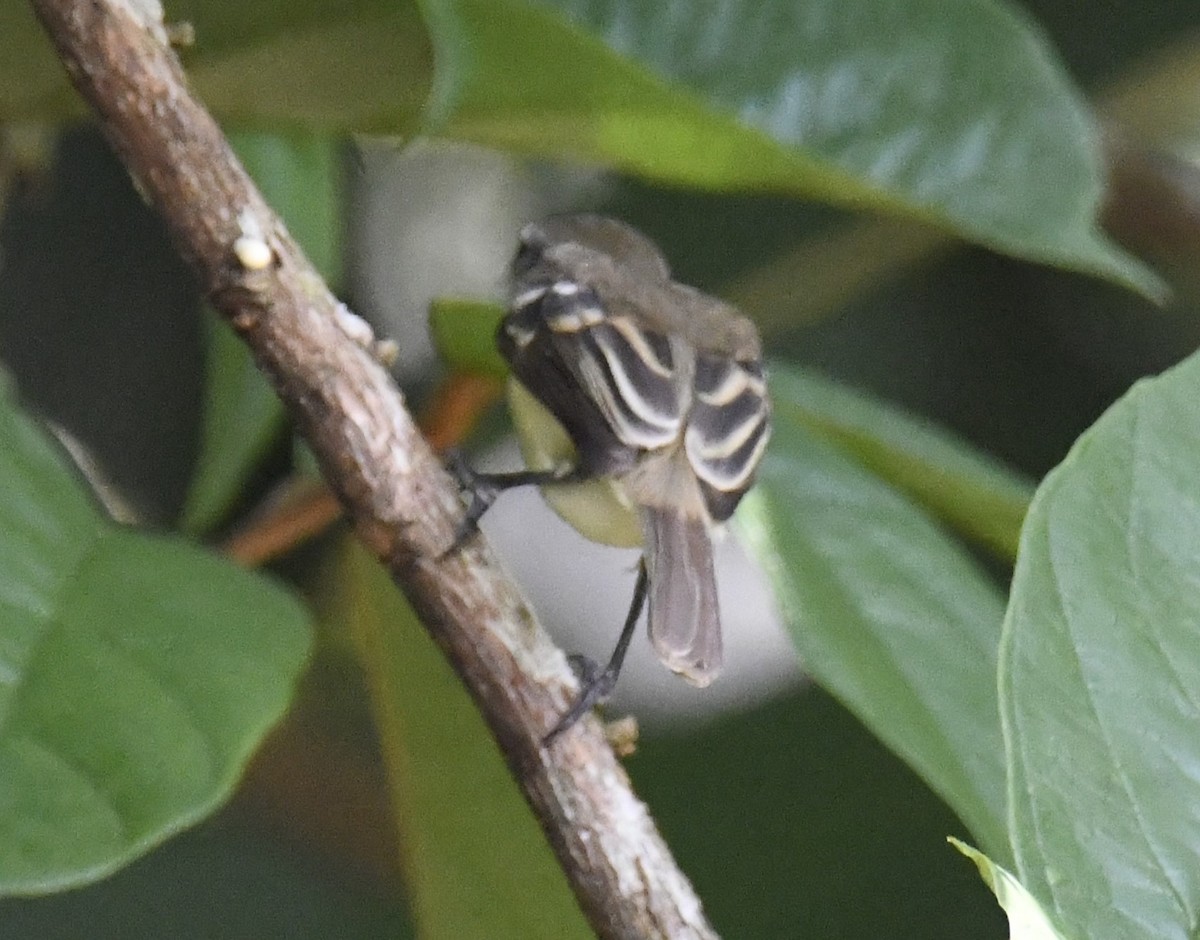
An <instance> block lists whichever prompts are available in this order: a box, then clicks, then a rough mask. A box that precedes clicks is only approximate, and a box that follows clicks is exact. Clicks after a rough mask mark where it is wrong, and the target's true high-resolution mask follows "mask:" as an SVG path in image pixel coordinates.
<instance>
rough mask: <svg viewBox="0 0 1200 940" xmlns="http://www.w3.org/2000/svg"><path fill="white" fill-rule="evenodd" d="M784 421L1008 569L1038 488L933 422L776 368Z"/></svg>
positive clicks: (774, 391)
mask: <svg viewBox="0 0 1200 940" xmlns="http://www.w3.org/2000/svg"><path fill="white" fill-rule="evenodd" d="M770 373H771V395H772V398H773V400H774V404H775V412H776V414H777V416H778V417H779V419H780V420H783V421H792V422H795V423H796V424H798V425H800V426H801V427H804V428H806V429H808V430H809V431H811V432H812V433H814V434H816V435H817V436H819V437H821V438H824V439H825V440H827V441H829V442H830V443H832V444H835V445H836V446H837V447H838V448H839V449H841V450H843V451H845V452H846V453H847V454H849V455H850V456H852V457H853V458H854V459H855V460H857V461H858V462H859V463H861V464H862V465H863V466H864V467H866V468H867V469H868V470H870V471H871V472H872V473H874V474H876V475H877V476H879V477H880V478H881V479H883V480H885V481H886V482H888V483H890V484H891V485H892V486H895V487H896V488H897V489H899V490H901V491H903V492H904V493H905V494H907V495H908V496H909V497H910V498H911V499H913V500H914V501H915V502H917V503H918V504H920V505H921V506H922V507H923V508H925V509H926V510H928V511H929V512H930V513H932V514H933V515H934V516H936V517H937V518H938V519H940V520H941V521H943V522H944V523H945V524H947V525H949V526H951V527H953V528H954V529H956V530H957V531H959V532H960V533H962V534H963V535H964V536H966V537H967V538H969V539H971V540H973V541H975V542H978V543H979V544H980V545H982V546H983V547H985V548H987V549H988V550H989V551H991V552H993V553H995V554H996V555H997V556H999V557H1000V558H1002V559H1004V560H1006V561H1012V560H1013V559H1014V558H1015V557H1016V554H1017V542H1018V540H1019V538H1020V535H1021V523H1022V521H1023V520H1024V518H1025V512H1026V510H1027V508H1028V506H1029V500H1030V499H1031V498H1032V497H1033V485H1032V484H1031V483H1030V482H1029V481H1027V480H1026V479H1024V478H1023V477H1021V476H1019V475H1018V474H1016V473H1014V472H1013V471H1011V470H1008V469H1007V468H1005V467H1004V466H1003V465H1001V464H1000V463H999V462H997V461H995V460H993V459H992V458H990V457H988V456H987V455H985V454H982V453H980V452H979V451H976V450H974V449H972V448H970V447H968V446H967V445H966V444H964V443H963V442H962V441H960V440H959V439H958V438H956V437H954V436H953V435H952V434H950V433H948V432H946V431H944V430H942V429H941V428H939V427H937V426H936V425H934V424H933V423H932V422H929V421H926V420H923V419H921V418H918V417H916V416H914V415H910V414H908V413H907V412H904V411H902V410H901V409H899V408H896V407H895V406H893V405H889V404H887V403H885V402H882V401H878V400H876V399H873V398H871V397H869V396H867V395H863V394H861V393H858V392H854V391H851V390H850V389H848V388H846V387H845V386H843V385H840V384H838V383H836V382H831V381H829V380H828V379H824V378H821V377H820V376H817V375H815V374H814V373H812V372H806V371H804V370H801V369H797V368H794V367H789V366H787V365H784V364H781V363H773V364H772V366H771V370H770Z"/></svg>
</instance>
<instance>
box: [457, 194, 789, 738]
mask: <svg viewBox="0 0 1200 940" xmlns="http://www.w3.org/2000/svg"><path fill="white" fill-rule="evenodd" d="M497 345H498V347H499V350H500V353H501V354H502V355H503V356H504V358H505V359H506V360H508V362H509V364H510V366H511V367H512V377H511V381H510V386H509V402H510V406H511V408H512V412H513V418H514V422H515V424H516V426H517V431H518V435H519V437H520V439H521V444H522V450H523V452H524V454H525V459H526V463H527V465H528V466H529V470H527V471H522V472H519V473H512V474H495V475H483V474H476V473H474V472H472V471H470V470H469V469H468V468H465V467H464V466H462V465H461V464H460V465H459V466H458V467H456V471H457V472H458V473H459V475H460V478H462V479H463V480H464V482H465V483H466V484H467V485H468V486H469V487H470V488H471V490H472V493H473V499H472V504H471V507H470V509H469V510H468V513H467V518H466V520H465V521H464V523H463V526H462V527H461V528H460V541H461V539H462V538H464V537H466V536H467V535H469V534H470V533H471V532H472V531H474V528H475V526H476V523H477V522H478V520H479V518H480V516H482V514H483V512H484V511H485V510H486V509H487V507H488V506H489V505H491V502H492V501H493V500H494V499H495V497H496V495H497V494H498V493H499V492H500V491H501V490H504V489H508V488H510V487H513V486H523V485H529V484H536V485H540V486H542V487H543V492H544V493H545V495H546V498H547V500H548V501H549V502H550V504H551V506H552V507H553V508H554V509H555V510H556V511H557V512H558V513H559V514H560V515H561V516H563V518H565V519H566V520H567V521H568V522H569V523H571V524H572V525H573V526H574V527H575V528H576V529H578V530H579V531H580V532H581V533H582V534H583V535H585V536H586V537H588V538H591V539H593V540H594V541H598V542H603V543H606V544H612V545H641V546H644V554H643V557H642V563H641V564H640V565H639V571H638V581H637V586H636V587H635V590H634V599H633V603H632V605H631V607H630V611H629V616H628V618H627V619H626V623H625V628H624V630H623V631H622V633H621V638H620V641H619V642H618V644H617V648H616V650H615V651H614V653H613V656H612V659H611V660H610V661H609V663H608V665H607V666H606V667H604V669H600V668H599V667H598V666H597V665H596V664H595V663H592V662H590V661H589V660H586V659H583V658H582V657H574V658H573V659H574V661H575V665H576V668H577V669H578V670H579V671H580V673H581V679H582V682H583V692H582V694H581V695H580V697H579V699H578V700H577V702H576V703H575V704H574V706H573V707H572V708H571V709H570V710H569V711H568V712H567V713H566V714H565V715H563V717H562V719H561V720H560V721H559V722H558V724H557V725H555V727H554V728H553V729H551V731H550V733H549V734H548V735H547V736H546V742H547V743H549V742H550V741H551V740H553V739H554V738H555V737H557V736H558V735H559V734H561V733H562V732H563V731H565V730H567V728H569V727H571V725H573V724H574V723H575V722H576V721H577V720H578V719H579V718H580V717H581V716H582V715H583V714H584V713H586V712H587V710H588V709H590V708H591V707H592V706H593V705H595V704H596V703H598V702H601V701H603V700H604V698H605V697H607V695H608V694H609V693H610V692H611V691H612V688H613V686H614V685H615V683H616V679H617V675H618V673H619V672H620V668H621V664H622V662H623V660H624V656H625V652H626V650H627V648H628V645H629V641H630V639H631V638H632V635H633V631H634V628H635V626H636V623H637V620H638V618H639V616H640V614H641V610H642V607H643V605H644V604H645V601H646V599H647V598H648V599H649V602H650V618H649V631H650V640H651V642H652V643H653V645H654V649H655V651H656V652H657V653H658V656H659V658H660V659H661V660H662V662H663V663H664V664H665V665H666V666H667V667H668V668H670V669H672V670H673V671H675V672H677V673H679V674H680V675H682V676H683V677H684V678H685V679H687V680H688V681H689V682H691V683H693V684H695V685H698V686H705V685H707V684H708V683H709V682H711V681H712V680H713V678H715V677H716V675H717V673H718V671H719V670H720V668H721V622H720V614H719V612H718V607H717V591H716V579H715V576H714V572H713V550H712V541H711V533H712V530H713V528H714V526H716V525H719V524H720V523H722V522H724V521H725V520H727V519H728V518H729V517H730V516H731V515H732V514H733V511H734V509H735V508H736V507H737V504H738V501H739V500H740V499H741V498H742V496H743V495H745V493H746V491H747V490H748V489H749V488H750V486H751V485H752V483H753V482H754V474H755V471H756V469H757V468H758V464H759V462H760V461H761V459H762V455H763V452H764V450H765V449H766V446H767V440H768V438H769V437H770V431H771V405H770V400H769V399H768V397H767V390H766V383H765V381H764V377H763V365H762V348H761V343H760V341H759V337H758V331H757V330H756V329H755V327H754V324H753V323H751V322H750V321H749V320H748V319H746V318H745V317H743V316H742V315H740V314H739V313H738V312H737V311H736V310H735V309H734V308H733V307H731V306H729V305H728V304H725V303H723V302H721V301H720V300H717V299H716V298H713V297H709V296H707V295H705V294H702V293H700V292H699V291H697V290H695V289H693V288H691V287H686V286H684V285H682V284H677V283H675V282H674V281H672V280H671V276H670V270H669V268H668V267H667V263H666V261H665V259H664V258H663V256H662V254H661V253H660V252H659V250H658V248H657V247H656V246H655V245H654V243H653V242H651V241H650V240H649V239H648V238H646V237H645V236H644V235H642V234H641V233H640V232H638V231H636V230H635V229H633V228H631V227H630V226H628V225H625V224H624V223H622V222H618V221H617V220H615V219H610V218H606V217H604V216H599V215H575V216H559V217H553V218H549V219H546V220H544V221H542V222H536V223H531V224H530V225H527V226H526V227H525V228H524V229H523V230H522V231H521V235H520V248H519V250H518V252H517V255H516V258H515V259H514V261H513V292H512V297H511V302H510V306H509V312H508V314H507V316H505V318H504V320H503V321H502V322H501V325H500V329H499V332H498V333H497ZM456 544H458V543H457V542H456Z"/></svg>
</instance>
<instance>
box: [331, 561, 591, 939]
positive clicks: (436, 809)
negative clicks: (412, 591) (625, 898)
mask: <svg viewBox="0 0 1200 940" xmlns="http://www.w3.org/2000/svg"><path fill="white" fill-rule="evenodd" d="M324 583H325V590H324V591H323V592H322V594H323V597H324V601H323V605H322V606H323V617H324V619H325V620H326V621H327V622H329V624H330V626H331V627H333V628H334V629H339V630H344V631H345V630H348V631H349V633H350V636H351V639H352V641H353V643H354V646H355V647H356V649H357V652H358V657H359V661H360V663H361V665H362V667H363V669H364V670H365V672H366V677H367V686H368V689H369V692H370V696H371V702H372V709H373V712H374V716H375V721H376V728H377V731H378V734H379V738H380V742H381V744H382V749H383V754H384V761H385V763H386V767H387V774H388V783H389V788H390V790H391V796H392V804H393V806H394V808H395V812H396V816H397V819H398V821H399V825H400V829H401V832H400V843H401V845H402V846H403V858H402V861H403V863H404V868H405V872H406V875H407V881H408V891H409V898H410V900H411V904H412V910H413V920H414V924H415V926H416V928H417V929H416V933H417V934H418V935H419V936H421V937H429V938H432V940H436V938H447V940H450V938H454V940H457V938H460V937H489V938H494V940H504V938H507V937H511V938H514V940H518V938H519V940H527V938H528V940H536V938H539V937H545V938H555V940H557V938H568V937H590V936H592V933H591V931H590V929H589V928H588V926H587V924H586V922H585V921H584V919H583V915H582V914H581V913H580V911H579V907H578V905H577V904H576V903H575V900H574V898H573V897H572V895H571V893H570V890H569V889H568V887H567V883H566V879H565V877H564V876H563V873H562V870H561V869H560V868H559V867H558V864H557V863H556V861H555V859H554V856H553V854H552V853H551V851H550V848H549V846H548V845H547V843H546V840H545V837H544V836H543V835H542V833H541V830H540V829H539V828H538V826H537V823H536V821H535V820H534V818H533V814H532V813H531V811H530V810H529V807H528V806H527V805H526V803H525V802H524V800H523V799H522V797H521V795H520V792H519V791H518V790H517V788H516V785H515V784H514V783H513V780H512V777H511V775H510V774H509V773H508V770H507V768H506V767H505V764H504V761H503V758H502V757H501V756H500V752H499V750H498V749H497V747H496V744H495V742H494V741H493V740H492V737H491V735H490V734H489V733H488V731H487V728H486V726H485V725H484V723H483V719H482V718H481V717H480V716H479V712H478V711H477V710H476V709H475V706H474V704H472V702H471V700H470V698H469V696H468V695H467V693H466V690H465V689H463V687H462V685H461V683H460V682H459V681H458V679H457V677H456V676H455V675H454V673H453V671H452V670H451V669H450V666H449V665H448V664H447V663H446V661H445V658H444V657H443V656H442V654H441V653H440V652H439V651H438V649H437V647H436V646H434V644H433V642H432V641H431V640H430V638H429V635H428V634H427V633H426V632H425V630H424V628H423V627H422V626H421V624H420V623H419V622H418V620H417V619H416V615H415V614H414V613H413V611H412V609H411V608H410V607H409V606H408V604H407V603H405V601H404V599H403V597H402V596H401V595H400V594H399V592H398V591H397V590H396V588H395V586H394V585H393V584H392V582H391V580H390V579H389V578H388V576H387V574H386V572H384V571H383V569H382V568H380V567H379V565H377V564H376V563H375V561H374V560H373V559H371V558H370V557H368V556H367V554H366V553H365V551H364V550H363V549H362V548H361V546H359V544H358V543H357V542H352V541H350V540H344V541H343V542H342V543H341V545H340V546H339V547H338V548H337V554H336V556H335V557H334V558H333V559H332V563H331V564H330V565H328V568H327V571H326V577H325V581H324Z"/></svg>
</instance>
